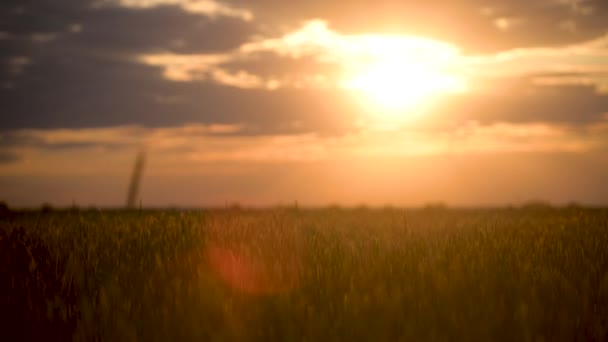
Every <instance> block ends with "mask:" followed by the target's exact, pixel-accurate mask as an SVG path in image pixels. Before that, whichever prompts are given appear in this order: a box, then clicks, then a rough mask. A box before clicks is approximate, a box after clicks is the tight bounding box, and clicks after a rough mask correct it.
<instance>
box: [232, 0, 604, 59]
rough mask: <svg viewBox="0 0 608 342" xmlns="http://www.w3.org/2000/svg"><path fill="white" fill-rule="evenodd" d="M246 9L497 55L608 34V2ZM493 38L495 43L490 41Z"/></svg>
mask: <svg viewBox="0 0 608 342" xmlns="http://www.w3.org/2000/svg"><path fill="white" fill-rule="evenodd" d="M232 3H234V4H236V5H247V6H248V7H250V8H251V9H252V10H253V11H254V12H255V13H256V14H258V17H259V20H261V21H263V22H265V23H276V25H277V26H284V25H293V23H296V22H301V21H305V20H309V19H311V18H323V19H324V20H326V21H328V22H329V23H330V24H331V26H332V27H333V28H334V29H336V30H337V31H340V32H344V33H345V34H359V33H363V32H382V33H393V34H409V35H418V36H425V37H431V38H434V39H437V40H442V41H449V42H452V43H454V44H456V45H458V46H460V47H461V48H462V49H463V51H465V52H467V53H493V52H497V51H504V50H510V49H514V48H526V47H534V46H539V45H540V46H550V45H563V44H572V43H576V42H579V41H583V40H588V39H591V38H593V37H597V36H599V35H601V34H604V33H605V32H606V30H607V29H608V24H607V23H606V20H605V18H606V15H607V14H608V5H607V4H608V3H607V2H606V1H604V0H590V1H561V0H547V1H528V0H495V1H492V2H491V3H481V2H479V1H475V0H463V1H443V0H430V1H425V2H424V3H421V2H415V3H414V2H404V1H401V0H388V1H382V3H381V4H378V2H377V1H372V0H357V1H334V2H332V3H331V4H328V3H327V1H322V0H312V1H300V2H298V3H292V2H286V1H282V0H257V1H246V0H233V1H232ZM500 18H518V20H519V22H518V24H517V25H515V26H510V29H509V30H507V31H506V32H503V31H501V30H500V27H497V26H496V25H495V22H496V21H497V20H500ZM565 20H575V21H576V22H577V29H576V31H573V32H569V33H568V34H564V31H563V30H562V29H560V28H559V23H560V22H563V21H565ZM489 37H491V38H489Z"/></svg>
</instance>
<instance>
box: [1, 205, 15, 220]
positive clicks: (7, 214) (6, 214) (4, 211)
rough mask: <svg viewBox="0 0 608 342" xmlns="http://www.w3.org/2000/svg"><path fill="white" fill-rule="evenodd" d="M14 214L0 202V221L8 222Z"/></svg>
mask: <svg viewBox="0 0 608 342" xmlns="http://www.w3.org/2000/svg"><path fill="white" fill-rule="evenodd" d="M13 216H14V214H13V212H12V211H11V210H10V209H9V207H8V205H7V204H6V203H4V202H0V221H2V220H9V219H11V218H13Z"/></svg>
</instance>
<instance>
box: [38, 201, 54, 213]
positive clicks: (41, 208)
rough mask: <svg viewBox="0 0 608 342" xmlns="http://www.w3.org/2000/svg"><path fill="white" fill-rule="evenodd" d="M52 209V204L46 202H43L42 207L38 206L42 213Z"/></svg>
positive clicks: (49, 211)
mask: <svg viewBox="0 0 608 342" xmlns="http://www.w3.org/2000/svg"><path fill="white" fill-rule="evenodd" d="M53 210H54V209H53V206H52V205H50V204H48V203H45V204H43V205H42V207H40V212H42V213H43V214H49V213H52V212H53Z"/></svg>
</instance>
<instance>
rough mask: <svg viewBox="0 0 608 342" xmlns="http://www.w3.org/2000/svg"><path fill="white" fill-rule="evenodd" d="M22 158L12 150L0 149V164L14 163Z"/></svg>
mask: <svg viewBox="0 0 608 342" xmlns="http://www.w3.org/2000/svg"><path fill="white" fill-rule="evenodd" d="M20 160H21V157H20V156H19V155H18V154H16V153H12V152H8V151H0V165H3V164H12V163H15V162H18V161H20Z"/></svg>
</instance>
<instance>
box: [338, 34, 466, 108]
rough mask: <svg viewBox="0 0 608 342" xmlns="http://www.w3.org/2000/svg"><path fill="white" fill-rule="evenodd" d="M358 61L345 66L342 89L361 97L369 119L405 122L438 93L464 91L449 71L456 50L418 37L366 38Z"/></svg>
mask: <svg viewBox="0 0 608 342" xmlns="http://www.w3.org/2000/svg"><path fill="white" fill-rule="evenodd" d="M358 43H359V44H360V46H359V49H358V51H357V52H358V57H361V52H363V53H364V54H363V58H357V59H354V61H352V62H349V63H348V64H347V65H346V70H347V75H346V77H345V78H344V80H343V81H342V86H343V88H345V89H348V90H351V91H353V92H354V94H355V95H356V96H357V97H358V98H362V99H363V100H364V101H363V102H364V103H365V105H366V106H367V107H369V110H370V112H373V113H374V116H377V117H381V118H391V119H405V118H408V117H411V116H414V115H415V114H417V113H420V112H421V111H422V110H423V108H424V107H425V106H426V105H428V104H430V103H431V102H432V101H433V100H434V99H436V98H438V97H439V96H441V95H445V94H453V93H461V92H464V91H465V90H466V83H465V81H464V78H463V77H461V76H459V75H457V74H456V73H455V72H454V69H455V65H456V63H457V61H458V57H459V54H458V51H457V50H456V49H455V48H453V47H452V46H450V45H448V44H445V43H440V42H435V41H433V40H427V39H422V38H412V37H400V36H366V37H365V39H361V40H359V42H358Z"/></svg>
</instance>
